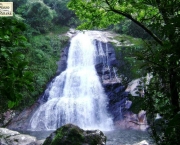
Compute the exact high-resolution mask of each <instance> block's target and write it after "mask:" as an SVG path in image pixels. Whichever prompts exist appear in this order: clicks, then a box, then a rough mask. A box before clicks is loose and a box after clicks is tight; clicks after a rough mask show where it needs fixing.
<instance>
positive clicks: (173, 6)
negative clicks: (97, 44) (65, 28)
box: [69, 0, 180, 145]
mask: <svg viewBox="0 0 180 145" xmlns="http://www.w3.org/2000/svg"><path fill="white" fill-rule="evenodd" d="M179 6H180V1H179V0H104V1H102V0H90V1H81V0H71V2H70V3H69V7H70V8H71V9H72V10H74V11H75V13H76V15H77V16H78V17H79V18H80V19H81V20H82V21H83V23H82V24H81V25H80V26H79V28H80V29H84V28H86V29H87V28H89V29H92V28H97V27H99V28H105V27H107V26H109V25H112V24H117V23H119V22H120V21H123V20H124V19H126V20H127V19H128V20H129V21H131V22H133V23H134V24H136V25H138V26H139V27H140V28H141V29H143V30H144V31H145V32H146V33H147V34H148V35H149V36H150V37H149V36H148V37H146V39H144V41H145V43H146V46H145V47H143V49H142V48H138V49H137V51H136V52H135V53H134V56H133V57H134V59H135V61H136V60H141V62H143V64H144V65H143V66H144V67H143V68H144V70H146V72H147V73H151V74H152V76H153V78H152V79H151V80H150V82H149V83H146V82H145V83H144V89H145V97H144V98H143V99H141V100H142V101H141V102H142V104H143V105H141V108H140V109H144V110H147V115H148V119H149V121H150V122H149V123H150V126H151V134H152V137H153V138H154V139H155V141H156V143H157V144H161V145H162V144H163V145H172V144H173V145H178V144H179V142H180V139H179V134H180V132H179V131H180V122H179V119H180V107H179V105H180V94H179V92H180V87H179V86H180V73H179V72H180V67H179V62H180V52H179V51H180V49H179V45H180V25H179V23H180V9H179ZM143 37H144V36H143ZM147 38H148V39H147ZM139 100H140V99H139ZM156 113H160V115H161V116H162V118H161V119H159V120H155V116H156Z"/></svg>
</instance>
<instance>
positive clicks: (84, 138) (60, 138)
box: [43, 124, 106, 145]
mask: <svg viewBox="0 0 180 145" xmlns="http://www.w3.org/2000/svg"><path fill="white" fill-rule="evenodd" d="M105 143H106V136H104V134H103V132H102V131H100V130H92V131H84V130H83V129H81V128H79V127H78V126H75V125H73V124H66V125H64V126H62V127H60V128H59V129H57V130H56V131H55V132H53V133H52V134H51V135H50V136H49V137H47V138H46V140H45V142H44V143H43V145H105Z"/></svg>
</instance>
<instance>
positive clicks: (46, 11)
mask: <svg viewBox="0 0 180 145" xmlns="http://www.w3.org/2000/svg"><path fill="white" fill-rule="evenodd" d="M54 16H55V12H54V11H53V10H51V9H50V8H49V7H48V6H47V5H45V4H44V3H43V2H41V1H37V2H33V3H31V4H30V6H29V8H28V10H27V12H26V14H25V17H26V21H27V23H28V24H30V25H31V27H33V28H34V29H36V30H37V31H40V32H41V33H45V32H47V31H48V30H50V29H51V28H52V26H53V25H52V20H53V18H54Z"/></svg>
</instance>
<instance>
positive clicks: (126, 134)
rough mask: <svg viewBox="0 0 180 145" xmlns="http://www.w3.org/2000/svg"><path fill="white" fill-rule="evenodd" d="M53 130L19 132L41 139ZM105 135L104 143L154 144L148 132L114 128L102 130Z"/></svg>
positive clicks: (124, 144) (116, 144)
mask: <svg viewBox="0 0 180 145" xmlns="http://www.w3.org/2000/svg"><path fill="white" fill-rule="evenodd" d="M52 132H53V131H25V132H21V133H24V134H29V135H31V136H35V137H36V138H37V139H38V140H43V139H45V138H46V137H48V136H49V135H50V133H52ZM103 133H104V134H105V135H106V137H107V141H106V145H134V144H136V143H139V142H141V141H143V140H145V141H146V142H147V143H148V144H149V145H155V144H154V143H153V140H152V139H151V138H150V136H149V134H148V132H146V131H137V130H131V129H115V130H112V131H103Z"/></svg>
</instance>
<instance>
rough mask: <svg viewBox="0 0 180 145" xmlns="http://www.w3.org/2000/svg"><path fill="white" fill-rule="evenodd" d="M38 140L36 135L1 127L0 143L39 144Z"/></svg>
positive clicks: (3, 144)
mask: <svg viewBox="0 0 180 145" xmlns="http://www.w3.org/2000/svg"><path fill="white" fill-rule="evenodd" d="M36 141H37V140H36V138H35V137H32V136H29V135H25V134H20V133H19V132H17V131H12V130H9V129H6V128H0V145H38V143H37V142H36Z"/></svg>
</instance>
